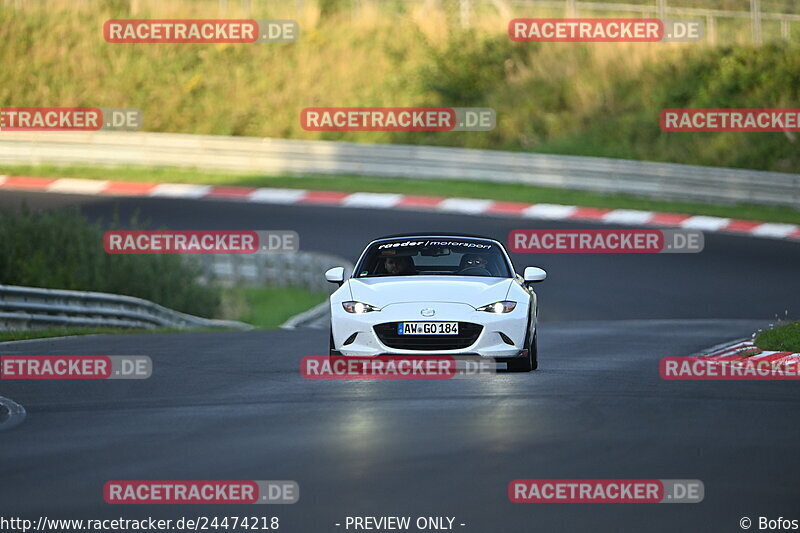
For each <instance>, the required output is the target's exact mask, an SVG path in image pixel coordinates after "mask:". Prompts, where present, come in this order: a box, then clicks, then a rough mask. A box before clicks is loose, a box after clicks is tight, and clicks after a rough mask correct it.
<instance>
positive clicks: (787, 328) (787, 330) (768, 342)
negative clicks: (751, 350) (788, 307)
mask: <svg viewBox="0 0 800 533" xmlns="http://www.w3.org/2000/svg"><path fill="white" fill-rule="evenodd" d="M755 345H756V346H758V347H759V348H761V349H762V350H770V351H776V352H796V353H800V322H792V323H790V324H784V325H782V326H777V327H775V328H773V329H769V330H766V331H762V332H761V333H759V334H758V335H756V339H755Z"/></svg>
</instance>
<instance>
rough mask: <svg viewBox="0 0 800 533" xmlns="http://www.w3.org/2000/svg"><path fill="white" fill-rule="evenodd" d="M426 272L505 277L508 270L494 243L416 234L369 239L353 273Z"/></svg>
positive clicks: (370, 274) (369, 274)
mask: <svg viewBox="0 0 800 533" xmlns="http://www.w3.org/2000/svg"><path fill="white" fill-rule="evenodd" d="M430 275H435V276H484V277H498V278H508V277H511V275H512V274H511V271H510V270H509V267H508V263H507V261H506V257H505V254H503V252H502V251H501V250H500V247H499V246H498V245H497V244H496V243H493V242H490V241H480V240H469V239H452V238H429V237H417V238H409V239H400V240H392V241H379V242H376V243H373V244H372V245H371V246H370V247H369V249H367V252H366V253H365V254H364V258H363V259H362V261H361V263H360V264H359V266H358V270H357V271H356V276H355V277H357V278H370V277H378V276H430Z"/></svg>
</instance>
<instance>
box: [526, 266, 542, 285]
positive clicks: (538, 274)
mask: <svg viewBox="0 0 800 533" xmlns="http://www.w3.org/2000/svg"><path fill="white" fill-rule="evenodd" d="M546 277H547V272H545V271H544V270H542V269H541V268H539V267H525V272H524V273H523V275H522V279H524V280H525V283H538V282H540V281H544V280H545V278H546Z"/></svg>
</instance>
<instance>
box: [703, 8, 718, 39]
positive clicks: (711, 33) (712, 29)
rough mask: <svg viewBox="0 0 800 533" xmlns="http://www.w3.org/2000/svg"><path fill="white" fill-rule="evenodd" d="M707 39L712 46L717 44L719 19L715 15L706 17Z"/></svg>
mask: <svg viewBox="0 0 800 533" xmlns="http://www.w3.org/2000/svg"><path fill="white" fill-rule="evenodd" d="M706 39H708V42H709V43H711V44H716V42H717V19H716V18H714V15H706Z"/></svg>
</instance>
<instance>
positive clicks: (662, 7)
mask: <svg viewBox="0 0 800 533" xmlns="http://www.w3.org/2000/svg"><path fill="white" fill-rule="evenodd" d="M656 16H657V17H658V18H660V19H661V20H664V18H665V17H666V16H667V0H656Z"/></svg>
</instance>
